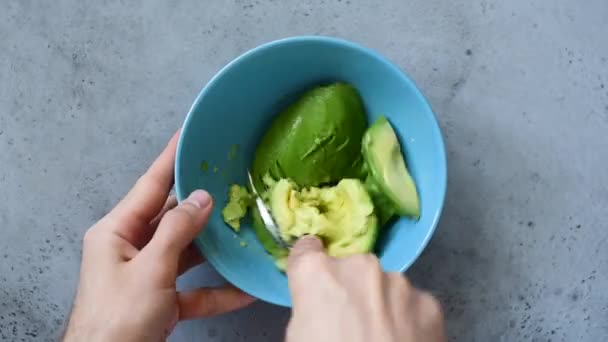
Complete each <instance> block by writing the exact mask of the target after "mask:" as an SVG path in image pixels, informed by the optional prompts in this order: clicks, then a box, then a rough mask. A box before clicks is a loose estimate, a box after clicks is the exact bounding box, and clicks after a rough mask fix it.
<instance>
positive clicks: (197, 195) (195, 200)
mask: <svg viewBox="0 0 608 342" xmlns="http://www.w3.org/2000/svg"><path fill="white" fill-rule="evenodd" d="M186 202H188V203H192V204H194V205H195V206H197V207H199V208H206V207H207V206H208V205H209V204H210V203H211V196H210V195H209V193H208V192H207V191H205V190H195V191H194V192H192V193H191V194H190V196H188V198H187V199H186Z"/></svg>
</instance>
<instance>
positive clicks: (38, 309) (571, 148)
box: [0, 0, 608, 341]
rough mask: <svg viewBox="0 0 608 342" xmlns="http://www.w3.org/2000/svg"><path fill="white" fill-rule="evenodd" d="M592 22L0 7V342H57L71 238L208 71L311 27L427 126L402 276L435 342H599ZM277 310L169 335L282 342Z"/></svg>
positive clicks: (207, 277) (601, 27)
mask: <svg viewBox="0 0 608 342" xmlns="http://www.w3.org/2000/svg"><path fill="white" fill-rule="evenodd" d="M606 18H608V2H606V1H605V0H589V1H584V2H580V1H574V0H571V1H567V0H555V1H538V0H537V1H528V0H512V1H498V0H495V1H491V0H457V1H441V0H412V1H399V0H383V1H362V0H361V1H359V0H333V1H329V0H314V1H311V0H306V1H294V2H288V1H276V0H275V1H261V0H260V1H245V0H240V1H239V0H235V1H220V0H217V1H97V2H91V1H76V0H58V1H25V0H23V1H11V0H3V1H1V2H0V198H1V199H2V202H3V203H2V205H1V206H0V339H1V340H3V341H34V340H38V341H45V340H52V339H53V338H55V337H57V336H58V335H59V334H60V333H61V330H62V322H63V321H64V318H65V316H66V313H67V312H68V310H69V307H70V304H71V299H72V295H73V292H74V288H75V284H76V280H77V275H78V269H79V257H80V239H81V237H82V234H83V232H84V231H85V229H87V228H88V227H89V226H90V225H91V224H92V223H93V222H95V221H96V220H97V219H99V218H100V217H101V216H102V215H103V214H104V213H105V212H106V211H108V209H110V208H111V207H112V206H113V204H114V203H116V201H117V200H118V199H119V198H120V197H121V196H122V195H123V194H124V193H125V191H126V190H127V189H128V188H129V186H130V185H131V184H132V183H133V182H134V180H135V179H136V178H137V176H138V175H139V174H140V173H141V172H142V171H143V170H144V169H145V168H146V167H147V165H148V164H149V163H150V161H151V160H152V159H153V157H154V156H155V155H156V154H157V153H158V152H159V151H160V149H161V147H162V146H163V145H164V144H165V142H166V140H167V139H168V137H169V136H170V135H171V133H172V132H173V131H174V130H175V129H176V128H177V127H178V126H179V125H180V123H181V121H182V119H183V118H184V116H185V114H186V112H187V110H188V108H189V106H190V104H191V102H192V101H193V100H194V98H195V96H196V95H197V93H198V91H199V90H200V89H201V88H202V86H203V85H204V84H205V83H206V81H207V80H209V78H210V77H212V75H213V74H214V73H215V72H216V71H217V70H218V69H219V68H221V67H222V66H223V65H224V64H225V63H227V62H228V61H230V60H231V59H232V58H234V57H236V56H237V55H238V54H240V53H242V52H244V51H245V50H247V49H249V48H252V47H254V46H256V45H258V44H260V43H263V42H266V41H269V40H273V39H275V38H279V37H285V36H290V35H297V34H325V35H333V36H339V37H344V38H348V39H352V40H354V41H357V42H360V43H363V44H365V45H367V46H370V47H372V48H374V49H377V50H379V51H381V52H382V53H384V54H385V55H387V56H388V57H389V58H390V59H392V60H393V61H395V62H396V63H398V64H399V65H400V66H401V67H402V68H403V69H404V70H406V71H407V72H408V74H409V75H410V76H411V77H412V78H413V79H414V80H415V81H416V82H417V84H418V85H419V86H420V88H421V89H422V91H423V92H424V93H425V94H426V96H427V97H428V99H429V101H430V103H431V105H432V106H433V108H434V110H435V111H436V113H437V115H438V119H439V121H440V124H441V126H442V128H443V132H444V135H445V140H446V145H447V151H448V154H449V156H448V158H449V191H448V195H447V202H446V207H445V212H444V215H443V218H442V220H441V224H440V227H439V229H438V231H437V234H436V236H435V238H434V239H433V241H432V243H431V244H430V246H429V247H428V249H427V251H426V252H425V254H424V255H423V256H422V258H421V259H420V260H419V262H417V264H416V265H415V267H414V268H413V269H412V270H410V271H409V272H408V274H409V275H411V277H412V279H413V281H414V282H415V283H416V284H418V285H419V286H422V287H425V288H428V289H430V290H432V291H433V292H434V293H436V294H437V295H438V296H439V297H440V299H441V300H442V302H443V304H444V307H445V311H446V316H447V330H448V333H449V335H450V337H451V340H453V341H605V340H608V291H607V289H608V250H607V248H606V243H607V242H608V229H607V228H608V225H607V223H606V214H607V213H608V209H607V207H608V171H607V170H608V38H607V37H608V36H607V32H608V21H607V20H606ZM218 281H220V279H219V278H218V277H217V275H215V274H214V273H213V271H212V270H210V269H208V268H205V267H202V268H200V269H196V270H194V271H193V272H191V273H189V274H188V275H187V276H186V277H185V278H184V279H181V280H180V282H181V285H183V286H189V285H193V284H198V285H200V284H208V283H213V282H218ZM288 315H289V312H288V311H287V310H285V309H282V308H277V307H273V306H270V305H267V304H263V303H259V304H256V305H254V306H253V307H251V308H249V309H246V310H244V311H241V312H238V313H234V314H230V315H227V316H224V317H219V318H214V319H209V320H205V321H193V322H187V323H182V324H180V325H179V326H178V328H177V330H176V331H175V333H174V335H173V336H172V338H171V340H172V341H195V340H196V341H245V340H247V341H279V340H281V339H282V335H283V330H284V327H285V324H286V322H287V319H288Z"/></svg>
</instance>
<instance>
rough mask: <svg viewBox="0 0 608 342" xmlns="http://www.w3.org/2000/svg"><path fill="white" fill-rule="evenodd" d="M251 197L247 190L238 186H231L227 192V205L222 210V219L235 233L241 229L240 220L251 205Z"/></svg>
mask: <svg viewBox="0 0 608 342" xmlns="http://www.w3.org/2000/svg"><path fill="white" fill-rule="evenodd" d="M251 200H252V198H251V195H250V194H249V191H247V188H245V187H243V186H240V185H238V184H232V185H231V186H230V190H229V191H228V203H227V204H226V206H225V207H224V209H222V217H223V218H224V222H226V223H227V224H228V225H229V226H230V227H231V228H232V229H233V230H234V231H235V232H239V231H240V229H241V219H243V218H244V217H245V215H247V209H248V208H249V206H250V205H251Z"/></svg>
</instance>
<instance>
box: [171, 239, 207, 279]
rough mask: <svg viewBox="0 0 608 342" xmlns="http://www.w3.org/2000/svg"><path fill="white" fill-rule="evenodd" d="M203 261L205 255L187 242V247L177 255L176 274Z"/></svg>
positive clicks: (182, 272) (180, 273)
mask: <svg viewBox="0 0 608 342" xmlns="http://www.w3.org/2000/svg"><path fill="white" fill-rule="evenodd" d="M204 261H205V257H204V256H203V255H202V254H201V252H200V251H199V250H198V248H197V247H196V246H195V245H194V244H193V243H191V244H189V245H188V247H186V249H185V250H184V251H183V252H182V255H181V256H180V257H179V264H178V267H177V274H179V275H182V274H184V273H185V272H187V271H188V270H189V269H191V268H193V267H195V266H198V265H200V264H202V263H203V262H204Z"/></svg>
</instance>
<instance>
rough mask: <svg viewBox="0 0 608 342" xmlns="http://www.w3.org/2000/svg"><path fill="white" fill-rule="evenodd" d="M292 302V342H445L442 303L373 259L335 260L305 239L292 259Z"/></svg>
mask: <svg viewBox="0 0 608 342" xmlns="http://www.w3.org/2000/svg"><path fill="white" fill-rule="evenodd" d="M287 275H288V279H289V287H290V291H291V298H292V302H293V311H292V318H291V321H290V322H289V326H288V328H287V342H300V341H302V342H308V341H317V342H324V341H328V342H334V341H349V342H364V341H365V342H367V341H378V342H397V341H399V342H418V341H424V342H443V341H445V340H446V338H445V335H444V330H443V315H442V313H441V307H440V305H439V303H438V302H437V300H436V299H435V298H434V297H432V296H431V295H430V294H428V293H426V292H422V291H420V290H417V289H415V288H414V287H413V286H411V285H410V284H409V282H408V281H407V280H406V279H405V278H404V277H403V276H402V275H401V274H400V273H388V274H387V273H384V272H382V269H381V268H380V263H379V262H378V259H377V258H376V257H375V256H373V255H371V254H369V255H355V256H351V257H346V258H340V259H337V258H332V257H329V256H327V255H326V254H325V253H324V252H323V245H322V243H321V241H320V240H319V239H317V238H315V237H312V236H306V237H304V238H302V239H300V240H299V241H298V242H297V243H296V245H295V246H294V247H293V249H292V251H291V254H290V256H289V261H288V267H287Z"/></svg>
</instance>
